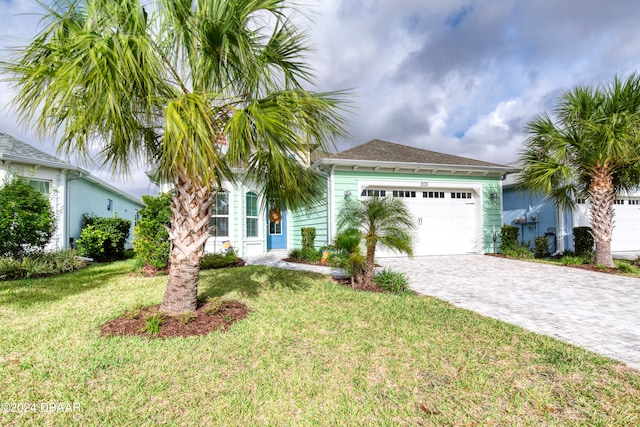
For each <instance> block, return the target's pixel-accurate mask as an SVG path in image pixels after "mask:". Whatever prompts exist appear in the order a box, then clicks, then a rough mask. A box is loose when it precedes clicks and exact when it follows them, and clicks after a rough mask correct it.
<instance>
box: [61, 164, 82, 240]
mask: <svg viewBox="0 0 640 427" xmlns="http://www.w3.org/2000/svg"><path fill="white" fill-rule="evenodd" d="M83 176H84V175H82V172H78V176H76V177H74V178H70V177H69V172H67V174H66V177H65V180H64V198H65V201H64V204H65V206H64V216H65V221H64V222H65V227H64V228H65V231H64V233H63V236H62V238H63V239H64V242H63V245H64V247H65V248H67V249H73V246H72V245H71V242H70V240H71V209H70V208H71V193H70V191H69V182H71V181H75V180H76V179H79V178H82V177H83Z"/></svg>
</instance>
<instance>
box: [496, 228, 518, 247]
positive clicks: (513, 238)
mask: <svg viewBox="0 0 640 427" xmlns="http://www.w3.org/2000/svg"><path fill="white" fill-rule="evenodd" d="M519 234H520V229H519V228H518V227H514V226H512V225H508V224H505V225H503V226H502V228H501V229H500V251H501V252H502V253H503V254H504V253H505V250H506V251H509V250H510V249H511V250H516V249H517V248H518V247H519V246H520V244H519V243H518V235H519Z"/></svg>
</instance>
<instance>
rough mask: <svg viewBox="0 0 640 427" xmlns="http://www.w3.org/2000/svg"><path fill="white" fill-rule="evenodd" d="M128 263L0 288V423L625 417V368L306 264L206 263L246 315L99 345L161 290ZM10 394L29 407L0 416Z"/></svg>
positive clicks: (629, 385)
mask: <svg viewBox="0 0 640 427" xmlns="http://www.w3.org/2000/svg"><path fill="white" fill-rule="evenodd" d="M131 266H132V263H131V261H127V262H120V263H114V264H107V265H101V266H93V267H89V268H88V269H85V270H82V271H78V272H74V273H71V274H67V275H64V276H59V277H52V278H45V279H33V280H22V281H13V282H0V335H1V340H0V403H4V405H3V406H2V408H4V409H5V411H4V412H0V425H3V426H6V425H37V426H44V425H51V426H54V425H55V426H58V425H86V426H106V425H116V426H118V425H122V426H130V425H139V426H157V425H177V426H178V425H184V426H190V425H211V426H213V425H232V426H233V425H237V426H254V425H273V426H282V425H294V426H309V425H311V426H314V425H315V426H344V425H354V426H362V425H386V426H395V425H434V426H436V425H437V426H440V425H452V426H470V425H479V426H495V425H500V426H502V425H523V426H524V425H585V426H587V425H588V426H594V425H596V426H597V425H601V426H612V425H620V426H631V425H638V424H640V374H639V373H638V372H637V371H632V370H630V369H628V368H625V367H624V366H622V365H620V364H617V363H616V362H614V361H611V360H609V359H606V358H603V357H600V356H597V355H594V354H593V353H590V352H587V351H585V350H581V349H579V348H576V347H573V346H570V345H567V344H563V343H561V342H559V341H556V340H554V339H551V338H547V337H543V336H539V335H536V334H533V333H530V332H526V331H524V330H522V329H520V328H518V327H515V326H511V325H508V324H505V323H502V322H499V321H496V320H492V319H487V318H484V317H481V316H479V315H476V314H474V313H472V312H470V311H466V310H461V309H457V308H454V307H452V306H451V305H449V304H447V303H444V302H440V301H438V300H435V299H432V298H428V297H418V296H415V295H410V294H408V295H393V294H379V293H365V292H357V291H353V290H351V289H349V288H346V287H343V286H340V285H337V284H335V283H333V282H331V281H329V280H327V279H326V278H324V277H323V276H321V275H318V274H313V273H301V272H294V271H286V270H279V269H272V268H268V267H258V266H250V267H243V268H236V269H223V270H211V271H206V272H203V273H202V276H201V285H200V288H201V293H202V295H203V296H223V297H224V298H228V299H238V300H240V301H242V302H244V303H245V304H247V305H248V306H249V307H250V309H251V313H250V314H249V316H248V317H247V318H246V319H244V320H242V321H240V322H239V323H237V324H235V325H233V326H232V327H231V328H230V329H229V331H227V332H225V333H222V332H217V333H213V334H210V335H207V336H201V337H191V338H173V339H167V340H150V339H144V338H133V337H125V338H120V337H118V338H102V337H100V336H99V328H100V325H102V324H103V323H104V322H106V321H108V320H110V319H112V318H114V317H117V316H118V315H120V314H122V313H123V312H124V311H125V310H127V309H130V308H133V307H136V306H139V305H150V304H157V303H159V302H160V300H161V298H162V295H163V291H164V285H165V280H166V278H163V277H158V278H151V279H148V278H142V277H136V276H132V275H130V274H129V271H130V269H131ZM12 402H13V403H15V404H16V405H15V406H13V408H14V409H18V404H22V403H35V404H36V405H37V406H36V408H35V409H36V411H35V412H22V413H16V412H7V411H6V409H7V408H11V405H7V403H9V404H11V403H12ZM41 402H45V403H56V404H58V403H62V404H69V405H70V406H69V407H68V408H67V409H71V410H72V412H66V413H65V412H58V413H47V412H39V410H40V409H42V408H45V409H47V408H50V407H51V406H50V405H44V406H42V407H41V406H40V404H41ZM74 404H75V406H73V405H74ZM63 408H64V407H63ZM30 409H33V407H30ZM74 409H75V411H73V410H74Z"/></svg>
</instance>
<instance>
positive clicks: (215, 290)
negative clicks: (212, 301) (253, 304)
mask: <svg viewBox="0 0 640 427" xmlns="http://www.w3.org/2000/svg"><path fill="white" fill-rule="evenodd" d="M323 278H326V276H325V275H323V274H320V273H313V272H307V271H298V270H287V269H283V268H277V267H266V266H253V265H248V266H244V267H239V268H223V269H218V270H208V271H206V272H201V274H200V284H199V288H200V292H199V294H198V299H201V300H206V299H207V298H212V297H221V296H224V295H226V294H228V293H231V292H234V291H235V292H237V293H239V294H240V295H242V296H247V297H249V296H256V295H258V294H259V293H260V291H262V290H266V289H269V290H273V289H277V288H282V289H289V290H293V291H305V290H306V289H308V288H309V287H310V286H312V285H313V284H314V282H315V281H317V280H321V279H323ZM327 280H329V279H327Z"/></svg>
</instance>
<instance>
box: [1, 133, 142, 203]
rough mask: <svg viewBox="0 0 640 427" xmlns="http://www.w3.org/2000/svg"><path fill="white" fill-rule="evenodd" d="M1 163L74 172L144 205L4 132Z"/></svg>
mask: <svg viewBox="0 0 640 427" xmlns="http://www.w3.org/2000/svg"><path fill="white" fill-rule="evenodd" d="M0 161H2V162H9V163H20V164H25V165H29V166H31V165H33V166H45V167H49V168H54V169H62V170H67V171H73V172H75V173H77V174H78V175H77V177H78V178H83V179H86V180H87V181H89V182H91V183H93V184H96V185H99V186H101V187H104V188H106V189H108V190H110V191H112V192H114V193H116V194H120V195H122V196H123V197H124V198H126V199H129V200H130V201H132V202H135V203H138V204H140V205H142V202H141V201H140V199H138V198H137V197H134V196H132V195H130V194H128V193H126V192H124V191H122V190H120V189H119V188H117V187H115V186H113V185H111V184H109V183H108V182H105V181H103V180H101V179H100V178H98V177H96V176H93V175H91V172H89V171H87V170H84V169H82V168H79V167H77V166H73V165H72V164H71V163H69V162H65V161H64V160H61V159H59V158H57V157H55V156H52V155H51V154H48V153H45V152H44V151H41V150H38V149H37V148H35V147H34V146H32V145H29V144H27V143H26V142H22V141H20V140H19V139H16V138H14V137H12V136H11V135H7V134H6V133H4V132H0ZM74 179H75V178H74Z"/></svg>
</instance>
